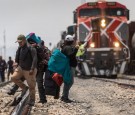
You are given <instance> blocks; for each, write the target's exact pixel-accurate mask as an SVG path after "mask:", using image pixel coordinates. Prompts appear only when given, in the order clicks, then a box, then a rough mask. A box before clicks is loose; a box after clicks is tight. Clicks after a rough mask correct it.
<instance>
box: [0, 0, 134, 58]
mask: <svg viewBox="0 0 135 115" xmlns="http://www.w3.org/2000/svg"><path fill="white" fill-rule="evenodd" d="M83 1H86V2H89V1H96V0H0V55H3V57H4V50H3V46H4V37H3V36H4V31H5V38H6V57H8V56H12V57H14V56H15V51H16V49H17V47H18V44H17V43H15V41H16V38H17V36H18V35H19V34H24V35H28V34H29V33H30V32H34V33H35V34H36V35H38V36H40V37H41V39H43V40H44V41H45V45H46V46H48V47H49V48H50V49H51V48H52V47H53V46H54V45H56V44H57V43H58V41H59V40H60V38H61V37H60V34H61V32H62V31H64V30H66V27H67V26H69V25H72V24H73V11H74V10H75V9H76V7H77V6H79V5H81V3H82V2H83ZM108 1H115V0H108ZM116 1H117V2H120V3H122V4H125V5H126V6H127V8H128V9H129V10H130V20H135V7H134V2H133V0H116ZM49 43H52V46H51V47H50V46H49Z"/></svg>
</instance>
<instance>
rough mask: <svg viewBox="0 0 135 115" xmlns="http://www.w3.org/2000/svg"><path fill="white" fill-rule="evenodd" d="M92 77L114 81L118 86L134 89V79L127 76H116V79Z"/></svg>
mask: <svg viewBox="0 0 135 115" xmlns="http://www.w3.org/2000/svg"><path fill="white" fill-rule="evenodd" d="M92 79H95V80H101V81H104V82H110V83H114V84H117V85H118V86H119V87H122V88H126V89H127V88H130V89H133V90H135V79H130V78H127V77H123V78H116V79H110V78H97V77H93V78H92Z"/></svg>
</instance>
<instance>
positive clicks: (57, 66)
mask: <svg viewBox="0 0 135 115" xmlns="http://www.w3.org/2000/svg"><path fill="white" fill-rule="evenodd" d="M48 69H49V70H50V71H52V72H54V73H59V74H61V75H62V76H63V81H64V82H65V83H67V84H70V83H71V81H72V80H71V68H70V65H69V58H68V57H67V56H65V55H64V54H63V53H61V51H60V50H59V49H55V50H54V51H53V53H52V55H51V57H50V59H49V61H48Z"/></svg>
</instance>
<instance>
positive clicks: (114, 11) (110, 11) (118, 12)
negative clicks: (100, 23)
mask: <svg viewBox="0 0 135 115" xmlns="http://www.w3.org/2000/svg"><path fill="white" fill-rule="evenodd" d="M105 12H106V15H108V16H125V13H124V12H125V10H124V9H122V8H107V9H105Z"/></svg>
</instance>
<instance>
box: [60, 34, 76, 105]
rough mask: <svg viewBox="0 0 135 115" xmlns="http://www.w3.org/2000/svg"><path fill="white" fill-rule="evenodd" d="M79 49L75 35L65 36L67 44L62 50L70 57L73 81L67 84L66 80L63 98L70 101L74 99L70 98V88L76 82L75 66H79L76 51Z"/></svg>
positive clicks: (67, 101)
mask: <svg viewBox="0 0 135 115" xmlns="http://www.w3.org/2000/svg"><path fill="white" fill-rule="evenodd" d="M77 51H78V45H77V46H75V41H74V37H73V36H71V35H67V36H66V38H65V44H64V46H63V48H62V50H61V52H62V53H63V54H64V55H65V56H67V57H68V58H69V64H70V70H71V83H70V84H67V83H66V82H65V81H64V87H63V94H62V97H61V100H62V101H64V102H66V103H70V102H72V100H70V99H69V97H68V95H69V90H70V88H71V87H72V85H73V83H74V76H75V67H76V66H77V59H76V53H77Z"/></svg>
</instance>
